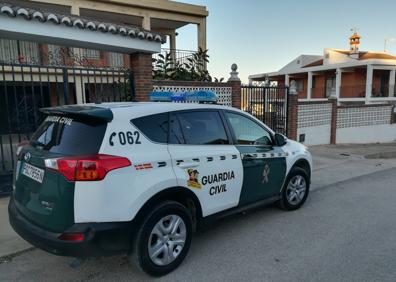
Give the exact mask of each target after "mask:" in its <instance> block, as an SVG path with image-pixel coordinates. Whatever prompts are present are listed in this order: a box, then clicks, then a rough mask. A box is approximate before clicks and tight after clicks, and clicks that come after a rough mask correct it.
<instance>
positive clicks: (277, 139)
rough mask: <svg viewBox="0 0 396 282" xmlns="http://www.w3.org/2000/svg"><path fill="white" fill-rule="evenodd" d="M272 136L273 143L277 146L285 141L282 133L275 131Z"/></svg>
mask: <svg viewBox="0 0 396 282" xmlns="http://www.w3.org/2000/svg"><path fill="white" fill-rule="evenodd" d="M274 138H275V144H276V145H277V146H283V145H285V144H286V143H287V138H286V136H284V135H283V134H280V133H275V136H274Z"/></svg>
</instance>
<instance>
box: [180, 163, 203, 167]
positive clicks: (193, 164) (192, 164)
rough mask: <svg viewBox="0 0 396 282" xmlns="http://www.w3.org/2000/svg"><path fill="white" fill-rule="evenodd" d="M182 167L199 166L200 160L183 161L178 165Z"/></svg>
mask: <svg viewBox="0 0 396 282" xmlns="http://www.w3.org/2000/svg"><path fill="white" fill-rule="evenodd" d="M178 166H179V167H180V168H192V167H197V166H199V162H188V163H185V162H182V163H180V164H179V165H178Z"/></svg>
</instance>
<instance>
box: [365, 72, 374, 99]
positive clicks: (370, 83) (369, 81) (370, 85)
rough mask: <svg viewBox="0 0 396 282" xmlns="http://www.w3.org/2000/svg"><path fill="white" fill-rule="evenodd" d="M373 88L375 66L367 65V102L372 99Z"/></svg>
mask: <svg viewBox="0 0 396 282" xmlns="http://www.w3.org/2000/svg"><path fill="white" fill-rule="evenodd" d="M372 88H373V66H372V65H367V75H366V104H368V103H369V100H370V99H371V91H372Z"/></svg>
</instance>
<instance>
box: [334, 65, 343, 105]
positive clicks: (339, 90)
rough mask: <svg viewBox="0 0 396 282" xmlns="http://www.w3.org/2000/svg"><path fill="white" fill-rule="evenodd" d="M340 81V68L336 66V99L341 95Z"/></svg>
mask: <svg viewBox="0 0 396 282" xmlns="http://www.w3.org/2000/svg"><path fill="white" fill-rule="evenodd" d="M341 82H342V70H341V69H340V68H338V69H337V70H336V86H335V87H336V89H335V96H336V98H337V100H338V99H339V98H340V96H341Z"/></svg>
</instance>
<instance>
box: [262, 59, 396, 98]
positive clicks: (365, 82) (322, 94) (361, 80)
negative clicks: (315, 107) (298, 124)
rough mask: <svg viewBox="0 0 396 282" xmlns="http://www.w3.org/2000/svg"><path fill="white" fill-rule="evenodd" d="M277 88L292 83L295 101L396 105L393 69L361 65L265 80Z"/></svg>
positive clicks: (394, 72)
mask: <svg viewBox="0 0 396 282" xmlns="http://www.w3.org/2000/svg"><path fill="white" fill-rule="evenodd" d="M268 79H269V81H270V82H271V83H276V84H277V85H289V84H290V81H291V80H294V81H295V83H296V84H295V85H296V89H297V92H298V98H299V101H302V102H303V101H327V100H328V99H329V98H331V99H337V100H338V102H339V103H354V102H357V103H364V104H375V103H384V102H396V97H395V96H396V95H395V92H396V91H395V80H396V66H391V65H389V66H385V65H362V66H356V67H344V68H335V69H331V70H322V71H309V72H304V73H294V74H285V75H276V76H272V77H269V78H268Z"/></svg>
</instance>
